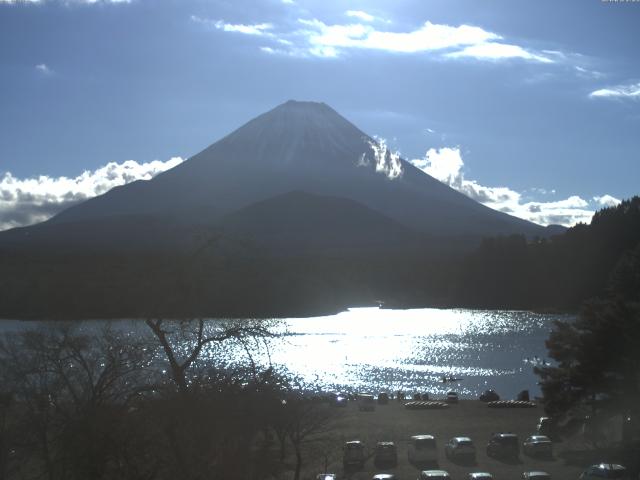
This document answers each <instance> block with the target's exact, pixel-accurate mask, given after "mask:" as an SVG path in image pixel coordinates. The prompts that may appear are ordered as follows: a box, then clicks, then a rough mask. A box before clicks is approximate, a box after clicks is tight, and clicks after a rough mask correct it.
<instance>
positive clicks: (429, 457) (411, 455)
mask: <svg viewBox="0 0 640 480" xmlns="http://www.w3.org/2000/svg"><path fill="white" fill-rule="evenodd" d="M407 458H408V459H409V462H411V463H433V462H436V461H437V460H438V450H437V447H436V437H434V436H433V435H414V436H413V437H411V438H410V439H409V446H408V447H407Z"/></svg>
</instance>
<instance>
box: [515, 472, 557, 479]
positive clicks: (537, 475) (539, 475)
mask: <svg viewBox="0 0 640 480" xmlns="http://www.w3.org/2000/svg"><path fill="white" fill-rule="evenodd" d="M522 478H523V479H526V480H551V475H549V474H548V473H547V472H540V471H533V472H524V473H523V474H522Z"/></svg>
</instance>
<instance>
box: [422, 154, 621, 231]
mask: <svg viewBox="0 0 640 480" xmlns="http://www.w3.org/2000/svg"><path fill="white" fill-rule="evenodd" d="M411 163H412V164H413V165H414V166H415V167H417V168H419V169H420V170H422V171H423V172H425V173H427V174H429V175H431V176H432V177H434V178H436V179H437V180H440V181H441V182H442V183H444V184H446V185H448V186H450V187H452V188H454V189H456V190H458V191H459V192H461V193H464V194H465V195H467V196H468V197H470V198H472V199H473V200H476V201H477V202H480V203H482V204H483V205H486V206H487V207H490V208H493V209H494V210H499V211H501V212H505V213H508V214H510V215H514V216H516V217H520V218H523V219H525V220H529V221H531V222H535V223H538V224H540V225H551V224H559V225H564V226H571V225H575V224H576V223H579V222H583V223H588V222H590V221H591V217H593V214H594V208H598V207H603V206H610V205H617V203H619V202H620V201H619V200H618V199H616V198H614V197H612V196H610V195H603V196H601V197H594V198H593V201H594V202H595V204H594V205H593V207H594V208H592V206H591V204H590V203H589V202H588V201H586V200H584V199H583V198H581V197H580V196H578V195H572V196H570V197H568V198H566V199H563V200H558V201H546V202H539V201H531V200H527V199H526V198H525V197H524V196H523V195H522V194H521V193H520V192H517V191H515V190H513V189H512V188H509V187H488V186H484V185H481V184H480V183H478V182H477V181H475V180H467V179H466V178H465V177H464V173H463V171H462V169H463V167H464V161H463V160H462V156H461V154H460V149H459V148H458V147H455V148H448V147H445V148H439V149H435V148H431V149H429V151H427V153H426V155H425V158H422V159H416V160H411ZM535 191H537V192H538V193H541V192H544V194H549V193H555V191H554V190H544V189H535Z"/></svg>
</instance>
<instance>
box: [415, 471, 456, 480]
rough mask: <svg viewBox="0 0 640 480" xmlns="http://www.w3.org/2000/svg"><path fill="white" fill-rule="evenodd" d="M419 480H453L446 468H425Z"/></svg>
mask: <svg viewBox="0 0 640 480" xmlns="http://www.w3.org/2000/svg"><path fill="white" fill-rule="evenodd" d="M418 480H451V476H449V472H447V471H446V470H423V471H421V472H420V476H419V477H418Z"/></svg>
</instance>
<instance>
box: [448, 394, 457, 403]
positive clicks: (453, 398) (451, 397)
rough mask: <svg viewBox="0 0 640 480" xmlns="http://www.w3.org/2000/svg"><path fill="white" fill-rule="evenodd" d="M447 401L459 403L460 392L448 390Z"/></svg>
mask: <svg viewBox="0 0 640 480" xmlns="http://www.w3.org/2000/svg"><path fill="white" fill-rule="evenodd" d="M446 402H447V403H458V392H447V398H446Z"/></svg>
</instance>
